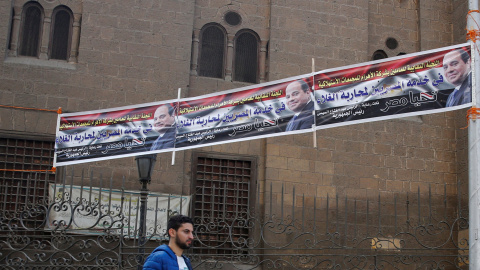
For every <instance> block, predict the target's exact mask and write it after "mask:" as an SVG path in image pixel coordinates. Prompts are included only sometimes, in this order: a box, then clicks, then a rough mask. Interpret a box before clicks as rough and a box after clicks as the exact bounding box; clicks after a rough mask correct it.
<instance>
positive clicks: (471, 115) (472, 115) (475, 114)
mask: <svg viewBox="0 0 480 270" xmlns="http://www.w3.org/2000/svg"><path fill="white" fill-rule="evenodd" d="M479 115H480V108H477V107H472V108H470V109H468V111H467V126H466V127H464V128H462V129H465V128H468V125H469V124H470V119H480V118H479Z"/></svg>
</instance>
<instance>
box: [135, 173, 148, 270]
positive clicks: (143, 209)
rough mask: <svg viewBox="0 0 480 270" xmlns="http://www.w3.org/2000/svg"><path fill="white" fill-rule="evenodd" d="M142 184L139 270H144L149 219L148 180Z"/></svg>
mask: <svg viewBox="0 0 480 270" xmlns="http://www.w3.org/2000/svg"><path fill="white" fill-rule="evenodd" d="M140 181H141V182H142V189H141V190H140V226H139V229H138V254H139V255H138V267H137V269H138V270H142V269H143V261H144V256H145V242H146V235H145V233H146V230H147V228H146V226H147V225H146V219H147V197H148V189H147V184H148V180H147V179H142V180H140Z"/></svg>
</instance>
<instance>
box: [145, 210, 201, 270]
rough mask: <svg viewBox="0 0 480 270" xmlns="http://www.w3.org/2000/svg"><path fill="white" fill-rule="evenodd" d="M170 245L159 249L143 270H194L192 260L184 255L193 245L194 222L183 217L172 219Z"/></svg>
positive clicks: (149, 257)
mask: <svg viewBox="0 0 480 270" xmlns="http://www.w3.org/2000/svg"><path fill="white" fill-rule="evenodd" d="M167 233H168V236H169V238H170V240H169V242H168V245H161V246H159V247H157V248H156V249H155V250H153V252H152V253H151V254H150V256H148V258H147V260H146V261H145V263H144V264H143V270H192V265H191V264H190V260H189V259H188V258H187V257H185V256H184V255H183V251H184V250H185V249H189V248H190V247H191V246H192V244H193V221H192V219H191V218H189V217H187V216H183V215H176V216H172V217H170V220H168V225H167Z"/></svg>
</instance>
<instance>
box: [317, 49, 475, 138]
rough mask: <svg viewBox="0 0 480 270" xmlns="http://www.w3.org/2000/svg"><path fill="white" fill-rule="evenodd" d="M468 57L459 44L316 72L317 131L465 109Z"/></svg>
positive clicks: (469, 79)
mask: <svg viewBox="0 0 480 270" xmlns="http://www.w3.org/2000/svg"><path fill="white" fill-rule="evenodd" d="M469 54H470V46H469V45H465V44H464V45H461V46H453V47H449V48H443V49H439V50H435V51H433V52H429V53H418V54H415V55H413V56H402V57H401V58H400V59H395V60H383V61H381V62H378V61H377V62H376V63H371V64H364V65H361V66H353V67H350V68H343V69H338V70H334V71H329V72H321V73H316V74H315V79H314V81H315V86H316V90H315V100H316V102H317V104H318V106H319V107H320V109H319V110H318V111H316V114H315V115H316V123H317V128H318V129H321V128H328V127H334V126H340V125H347V124H354V123H361V122H365V121H378V120H384V119H391V118H399V117H405V116H412V115H420V114H427V113H436V112H440V111H447V110H452V109H455V110H456V109H460V108H465V107H469V106H471V101H472V91H471V90H472V72H471V67H470V62H471V61H470V56H469ZM462 58H463V59H462Z"/></svg>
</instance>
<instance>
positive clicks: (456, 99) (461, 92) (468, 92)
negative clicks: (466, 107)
mask: <svg viewBox="0 0 480 270" xmlns="http://www.w3.org/2000/svg"><path fill="white" fill-rule="evenodd" d="M469 102H472V73H471V72H470V74H468V76H467V78H465V80H463V83H462V85H461V86H460V88H459V89H458V90H457V91H453V92H452V93H451V94H450V96H448V99H447V107H451V106H457V105H462V104H465V103H469Z"/></svg>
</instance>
